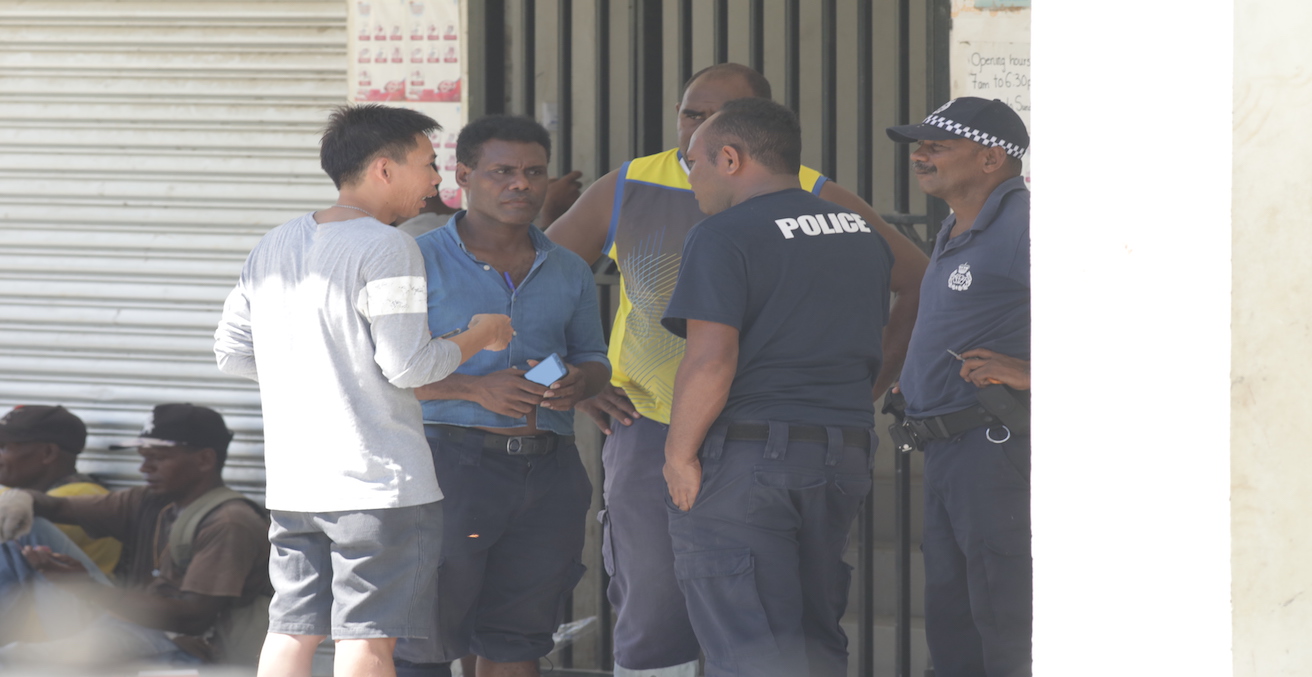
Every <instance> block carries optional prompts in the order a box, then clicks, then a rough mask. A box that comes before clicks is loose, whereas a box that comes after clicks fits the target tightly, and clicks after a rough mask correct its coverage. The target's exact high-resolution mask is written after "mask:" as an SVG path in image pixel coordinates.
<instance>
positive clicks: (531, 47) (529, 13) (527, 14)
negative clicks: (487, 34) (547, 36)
mask: <svg viewBox="0 0 1312 677" xmlns="http://www.w3.org/2000/svg"><path fill="white" fill-rule="evenodd" d="M520 11H521V13H522V15H521V18H522V23H523V24H524V82H523V83H522V84H523V90H522V91H523V94H524V109H523V113H522V114H523V115H527V116H528V117H531V118H536V117H537V111H536V110H534V109H535V108H536V107H537V103H538V102H537V79H538V63H537V62H538V54H537V49H538V45H537V32H538V27H537V23H538V16H537V14H538V8H537V1H536V0H523V2H522V4H521V5H520Z"/></svg>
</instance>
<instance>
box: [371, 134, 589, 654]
mask: <svg viewBox="0 0 1312 677" xmlns="http://www.w3.org/2000/svg"><path fill="white" fill-rule="evenodd" d="M550 153H551V139H550V137H549V136H548V134H547V131H546V130H545V129H543V128H542V126H541V125H539V124H537V123H536V122H533V121H532V120H530V119H528V118H517V117H507V116H490V117H485V118H482V119H480V120H477V121H475V122H473V123H471V124H469V125H468V126H466V127H465V128H464V129H463V130H462V131H461V132H460V137H459V140H458V141H457V147H456V158H457V160H458V161H459V165H458V167H457V169H456V182H457V183H458V184H459V185H460V187H461V188H462V189H463V190H464V192H465V194H466V195H467V196H468V199H469V210H468V211H462V212H457V213H456V214H455V215H453V216H452V217H451V220H450V221H449V222H447V224H446V225H445V226H443V227H441V228H438V229H437V230H434V231H431V232H428V233H425V234H424V235H421V236H420V237H419V238H418V239H417V242H418V243H419V249H420V251H421V252H422V253H423V257H424V266H425V268H426V270H427V273H428V326H429V329H430V330H431V331H432V333H433V335H434V336H440V335H442V334H445V333H447V332H450V331H454V330H459V329H462V328H463V327H464V323H465V322H466V319H467V318H468V317H469V312H468V311H470V310H471V309H481V310H479V311H478V312H484V313H486V312H497V313H504V314H506V315H509V316H510V317H511V318H512V323H513V326H514V327H515V329H516V332H517V333H516V335H515V337H514V338H513V339H512V340H511V342H510V347H509V348H508V349H506V350H503V351H500V352H498V353H495V354H493V353H485V354H482V355H479V356H476V357H475V358H473V359H471V360H469V361H468V362H466V363H464V364H463V365H462V366H461V367H460V368H459V369H458V370H457V371H456V373H454V374H452V375H450V376H448V377H447V378H446V379H443V380H442V381H439V382H437V383H432V384H429V385H427V386H424V387H422V388H418V389H417V390H416V391H415V394H416V396H417V397H419V399H420V400H422V401H423V410H424V424H425V430H426V432H427V434H428V442H429V446H430V447H431V449H432V452H433V461H434V465H435V466H436V468H437V475H438V478H439V479H440V481H441V482H442V486H443V487H444V493H445V495H446V501H445V502H446V507H445V510H444V520H445V524H444V527H445V537H444V539H443V547H442V561H441V563H440V565H439V569H438V604H437V605H436V608H435V613H436V614H437V619H438V636H437V637H435V638H430V639H428V640H420V639H414V640H402V641H400V642H399V643H398V644H397V648H396V653H395V656H396V659H397V666H398V674H401V675H414V676H418V675H425V676H428V675H433V676H437V675H445V674H449V673H448V670H449V668H448V667H447V666H445V665H441V664H442V663H447V662H449V661H452V660H455V659H458V658H461V657H462V656H465V655H466V654H468V653H470V652H472V653H474V654H476V655H478V656H479V659H478V662H479V667H478V673H479V674H480V675H506V676H509V675H537V674H538V669H537V663H538V659H539V658H541V657H542V656H545V655H547V654H548V653H549V652H550V651H551V649H552V646H553V642H552V638H551V636H552V632H553V631H554V630H555V629H556V625H557V623H558V622H559V621H558V617H559V611H560V608H561V602H562V601H563V600H564V598H565V595H567V594H569V593H570V591H571V590H573V588H574V585H575V584H576V583H577V582H578V580H579V578H580V577H581V576H582V575H583V570H584V567H583V565H582V563H581V562H580V555H581V553H582V549H583V535H584V519H585V516H586V514H587V510H588V505H589V503H590V502H591V498H592V485H591V483H590V482H589V481H588V477H587V473H586V472H585V471H584V468H583V465H582V463H581V462H580V461H579V456H578V450H577V449H576V448H575V446H574V435H573V434H574V413H573V408H574V405H575V403H577V402H578V401H579V400H581V399H583V398H586V397H592V396H593V395H596V394H597V392H598V391H599V390H600V389H601V387H602V385H603V384H604V383H606V381H608V380H609V379H610V363H609V362H608V361H607V360H606V344H605V340H604V338H603V334H602V331H601V316H600V313H599V311H598V308H597V292H596V286H595V284H594V282H593V278H592V270H591V268H589V267H588V265H587V264H586V263H584V262H583V259H581V258H579V257H578V256H577V255H575V254H574V253H572V252H570V251H569V250H567V249H564V248H561V247H558V246H556V245H555V244H553V243H552V242H551V241H550V240H548V239H547V238H546V236H544V235H542V234H541V233H540V232H539V231H538V229H537V228H535V227H534V226H533V224H532V220H533V218H534V217H535V216H536V215H537V213H538V210H539V209H540V208H541V207H542V201H543V199H544V198H545V196H546V190H547V181H548V179H547V161H548V159H549V157H550ZM493 309H495V310H493ZM552 353H556V354H558V355H560V357H561V358H562V359H563V360H564V361H565V363H566V366H567V369H568V373H567V374H566V375H565V376H563V377H561V378H560V379H559V380H558V381H556V382H554V383H552V384H551V385H550V386H540V385H538V384H536V383H533V382H532V381H529V380H528V379H526V378H524V373H525V370H526V369H528V368H530V367H531V366H533V365H535V364H537V363H538V361H540V360H543V359H545V358H547V357H548V356H549V355H551V354H552Z"/></svg>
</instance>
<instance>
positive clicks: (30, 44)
mask: <svg viewBox="0 0 1312 677" xmlns="http://www.w3.org/2000/svg"><path fill="white" fill-rule="evenodd" d="M345 16H346V13H345V6H344V4H343V3H342V2H340V0H336V1H328V2H320V1H309V0H305V1H295V0H279V1H276V2H220V1H216V0H188V1H187V2H171V1H164V0H155V1H150V0H137V1H129V2H109V1H101V2H60V1H56V0H38V1H32V2H13V1H8V2H0V407H3V408H6V409H7V408H8V407H10V406H13V405H15V404H21V403H63V404H65V405H67V406H68V407H69V408H70V409H72V410H73V411H74V412H75V413H77V414H78V415H80V416H81V417H82V418H83V419H85V420H86V422H87V424H88V428H89V429H90V439H89V440H88V450H87V452H85V454H84V456H83V458H82V460H81V465H80V467H81V468H82V469H83V470H86V471H91V472H95V473H97V474H100V475H101V476H102V477H104V478H105V479H107V480H109V481H111V482H113V483H116V484H128V483H133V482H135V481H137V479H138V477H139V475H138V473H137V471H136V468H137V465H138V462H137V459H136V458H135V456H134V455H132V454H131V453H130V452H126V453H125V452H110V451H108V450H107V444H108V443H109V442H110V441H112V440H114V439H117V438H122V437H124V436H131V435H133V434H134V433H135V432H136V431H137V430H138V429H139V428H140V426H141V424H142V422H143V421H144V420H145V416H146V413H147V412H148V411H149V410H150V408H151V406H153V405H154V404H157V403H160V402H170V401H181V402H193V403H196V404H203V405H207V406H212V407H215V408H216V409H218V410H219V411H220V412H222V413H223V414H224V415H225V417H226V418H227V421H228V425H229V426H230V427H231V428H233V429H234V430H235V431H236V433H237V438H236V441H235V442H234V444H233V447H232V449H231V458H230V459H229V461H228V468H227V472H226V473H225V475H226V477H227V478H228V480H229V482H230V483H231V484H233V485H234V486H235V487H236V488H238V489H240V490H243V491H247V492H250V493H253V494H256V495H257V496H258V495H261V494H262V493H263V491H264V470H263V463H262V454H263V446H262V443H261V422H260V409H259V398H258V392H257V390H256V389H255V387H254V384H253V383H250V382H243V381H239V380H234V379H232V378H229V377H226V376H224V375H222V374H220V373H219V372H218V370H217V369H216V368H215V366H214V359H213V355H212V352H211V345H212V338H211V337H212V334H213V331H214V327H215V325H216V324H217V322H218V318H219V312H220V309H221V307H222V302H223V299H224V297H225V295H226V294H227V292H228V290H229V289H230V288H231V286H232V285H233V284H234V282H235V281H236V277H237V275H238V273H239V272H240V268H241V263H242V261H243V260H244V258H245V255H246V253H247V252H248V251H249V250H250V248H251V247H252V246H253V245H254V243H255V242H256V240H257V239H258V238H259V236H260V235H262V234H263V233H264V232H265V231H267V230H268V229H269V228H271V227H273V226H276V225H278V224H280V223H282V222H283V221H285V220H287V219H288V218H290V217H292V216H294V215H296V214H298V213H304V212H305V211H309V210H310V209H313V208H315V207H317V206H322V205H323V204H324V203H325V201H326V200H331V199H332V197H333V196H334V195H335V191H334V190H333V187H332V184H331V182H330V181H329V180H328V178H327V177H326V176H324V175H323V173H322V172H321V171H320V170H319V168H318V154H317V148H318V143H317V135H318V134H317V132H318V130H319V128H320V127H321V126H322V124H323V121H324V119H325V115H326V112H327V109H328V108H329V107H330V106H333V105H337V104H340V103H341V102H343V101H345V100H346V68H345V66H346V55H345V47H346V37H345V23H346V19H345Z"/></svg>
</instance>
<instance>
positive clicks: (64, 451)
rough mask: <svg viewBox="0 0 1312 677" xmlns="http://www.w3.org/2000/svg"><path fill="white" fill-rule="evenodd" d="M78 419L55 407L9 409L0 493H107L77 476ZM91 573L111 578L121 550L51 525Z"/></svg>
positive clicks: (82, 432) (1, 433)
mask: <svg viewBox="0 0 1312 677" xmlns="http://www.w3.org/2000/svg"><path fill="white" fill-rule="evenodd" d="M86 440H87V427H86V425H85V424H84V423H83V422H82V419H80V418H78V417H77V416H75V415H74V414H73V413H72V412H70V411H69V410H67V409H65V408H64V407H61V406H54V407H51V406H44V405H28V406H19V407H15V408H14V409H13V410H12V411H10V412H9V413H8V414H5V416H4V418H0V485H3V486H2V487H0V492H3V491H5V490H7V489H8V488H11V487H12V488H16V489H33V490H35V491H44V492H45V493H47V494H50V495H51V496H61V497H67V496H99V495H101V494H108V493H109V490H108V489H106V488H105V487H102V486H100V485H99V484H97V483H96V482H95V480H93V479H91V478H90V477H88V476H86V475H83V474H81V473H79V472H78V471H77V457H78V454H80V453H82V449H83V447H85V446H86ZM55 526H57V527H58V528H59V530H60V531H62V532H64V535H65V536H68V538H69V540H71V541H73V543H74V544H75V545H77V547H78V548H80V549H81V550H82V552H84V553H86V555H87V557H88V558H90V559H91V561H92V562H94V563H95V565H96V568H98V569H100V570H101V571H102V572H104V573H105V574H107V575H108V574H111V573H113V571H114V567H115V566H116V565H118V559H119V555H120V554H121V553H122V550H123V545H122V544H121V543H119V542H118V541H117V540H115V539H113V538H91V537H90V536H88V535H87V532H86V531H84V530H83V529H82V527H80V526H77V525H76V524H56V525H55Z"/></svg>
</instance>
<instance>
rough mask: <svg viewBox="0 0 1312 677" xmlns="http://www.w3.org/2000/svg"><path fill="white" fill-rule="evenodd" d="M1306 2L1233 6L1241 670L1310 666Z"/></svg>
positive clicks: (1235, 503)
mask: <svg viewBox="0 0 1312 677" xmlns="http://www.w3.org/2000/svg"><path fill="white" fill-rule="evenodd" d="M1309 25H1312V5H1309V4H1308V3H1306V2H1301V1H1299V0H1266V1H1264V2H1236V3H1235V14H1234V52H1235V54H1234V181H1233V192H1234V232H1233V236H1232V237H1233V239H1232V248H1233V255H1234V258H1233V267H1234V295H1233V300H1232V306H1233V308H1232V311H1233V315H1232V318H1233V320H1232V321H1233V325H1232V341H1233V353H1232V358H1231V359H1232V364H1231V369H1232V371H1231V391H1230V395H1231V418H1230V420H1231V436H1230V442H1231V457H1230V458H1231V492H1232V494H1231V505H1232V515H1231V517H1232V522H1231V533H1232V538H1233V551H1232V554H1231V564H1232V567H1233V572H1234V573H1233V576H1234V580H1233V587H1232V594H1233V596H1234V674H1235V675H1236V676H1237V677H1256V676H1258V675H1261V676H1262V677H1282V676H1285V675H1307V674H1312V641H1309V634H1312V633H1310V631H1312V537H1309V526H1308V522H1309V516H1310V515H1312V491H1309V487H1312V460H1310V459H1309V453H1308V446H1309V442H1310V441H1312V417H1310V416H1308V414H1307V412H1308V403H1309V395H1310V394H1312V392H1310V387H1309V385H1308V378H1307V375H1308V372H1309V367H1312V357H1309V354H1310V353H1309V351H1308V344H1309V340H1310V339H1312V328H1310V326H1309V323H1310V322H1312V312H1309V297H1310V296H1312V277H1309V276H1308V275H1307V274H1306V270H1305V269H1306V252H1307V251H1308V245H1309V244H1312V212H1309V211H1308V209H1307V199H1306V197H1305V196H1306V195H1307V194H1308V190H1309V186H1312V163H1309V161H1308V158H1309V157H1312V133H1309V131H1308V127H1307V111H1308V110H1312V75H1310V74H1309V71H1308V64H1309V63H1312V48H1310V47H1309V45H1308V41H1307V38H1306V36H1305V35H1304V30H1303V29H1304V28H1305V27H1307V26H1309Z"/></svg>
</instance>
